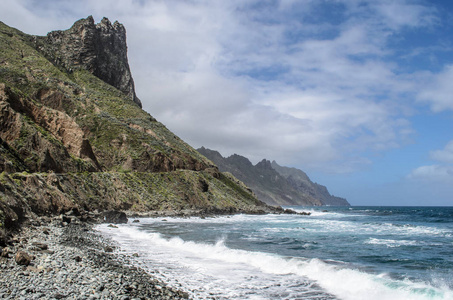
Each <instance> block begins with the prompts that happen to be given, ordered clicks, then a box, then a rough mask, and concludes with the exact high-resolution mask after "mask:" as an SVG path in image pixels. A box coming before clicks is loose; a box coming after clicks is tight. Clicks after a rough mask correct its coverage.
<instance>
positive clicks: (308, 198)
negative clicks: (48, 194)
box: [198, 147, 349, 206]
mask: <svg viewBox="0 0 453 300" xmlns="http://www.w3.org/2000/svg"><path fill="white" fill-rule="evenodd" d="M198 152H200V153H201V154H203V155H204V156H206V157H207V158H209V159H210V160H212V161H213V162H214V163H215V164H216V165H217V166H218V167H219V170H220V171H222V172H230V173H231V174H233V175H234V176H235V177H237V178H238V179H239V180H241V181H243V182H244V183H245V184H246V185H247V186H248V187H250V189H251V190H252V191H253V192H254V193H255V194H256V195H257V197H258V199H260V200H261V201H264V202H266V203H268V204H271V205H304V206H322V205H339V206H342V205H346V206H347V205H349V203H348V202H347V201H346V199H344V198H340V197H335V196H332V195H330V193H329V192H328V190H327V188H326V187H325V186H323V185H320V184H317V183H314V182H312V181H311V180H310V178H309V177H308V176H307V174H305V173H304V172H303V171H301V170H299V169H295V168H288V167H281V166H279V165H278V164H277V163H276V162H275V161H273V162H272V163H271V162H270V161H268V160H265V159H263V160H262V161H260V162H259V163H257V164H256V165H253V164H252V163H251V162H250V161H249V160H248V159H247V158H246V157H243V156H240V155H237V154H233V155H231V156H229V157H227V158H224V157H223V156H222V155H221V154H220V153H219V152H217V151H215V150H210V149H206V148H204V147H202V148H200V149H198Z"/></svg>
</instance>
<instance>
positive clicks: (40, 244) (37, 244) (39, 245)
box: [32, 242, 49, 251]
mask: <svg viewBox="0 0 453 300" xmlns="http://www.w3.org/2000/svg"><path fill="white" fill-rule="evenodd" d="M32 245H33V246H35V247H36V248H38V249H39V250H40V251H42V250H47V249H48V248H49V247H48V246H47V244H44V243H40V242H34V243H32Z"/></svg>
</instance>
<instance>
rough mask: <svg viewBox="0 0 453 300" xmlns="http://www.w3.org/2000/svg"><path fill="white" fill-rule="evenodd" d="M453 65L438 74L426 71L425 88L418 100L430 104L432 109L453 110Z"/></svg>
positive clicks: (436, 110)
mask: <svg viewBox="0 0 453 300" xmlns="http://www.w3.org/2000/svg"><path fill="white" fill-rule="evenodd" d="M452 82H453V65H448V66H446V67H445V68H444V69H443V70H442V72H440V73H438V74H432V73H425V83H424V86H425V87H424V88H422V89H421V92H420V93H419V95H418V100H419V101H421V102H425V103H428V104H430V106H431V109H432V111H434V112H441V111H444V110H453V85H452Z"/></svg>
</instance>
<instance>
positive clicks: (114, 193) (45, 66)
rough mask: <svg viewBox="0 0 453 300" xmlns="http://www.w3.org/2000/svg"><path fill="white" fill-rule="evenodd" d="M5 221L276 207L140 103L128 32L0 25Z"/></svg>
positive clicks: (0, 212)
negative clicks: (30, 30) (32, 30)
mask: <svg viewBox="0 0 453 300" xmlns="http://www.w3.org/2000/svg"><path fill="white" fill-rule="evenodd" d="M0 126H1V131H0V172H1V174H0V227H7V228H10V227H13V226H16V225H17V224H19V223H20V222H21V221H23V220H25V219H26V218H29V217H32V216H33V215H35V214H55V213H62V212H65V211H68V210H70V209H72V208H78V209H81V210H83V209H85V210H95V209H98V210H105V209H122V210H133V211H148V210H167V211H180V210H183V209H192V210H200V211H214V212H236V211H250V212H262V211H263V210H268V209H269V208H268V207H267V206H266V205H265V204H264V203H262V202H260V201H258V200H257V199H256V197H255V196H254V195H253V194H252V193H250V192H249V191H248V190H247V189H245V188H244V187H243V185H241V184H238V183H237V180H236V179H235V178H233V177H232V176H228V175H225V174H222V173H220V172H219V171H218V169H217V167H216V166H215V165H213V164H212V162H211V161H209V160H207V159H206V158H205V157H204V156H202V155H200V154H199V153H198V152H197V151H195V150H194V149H193V148H192V147H190V146H189V145H188V144H186V143H185V142H184V141H182V140H181V139H180V138H178V137H177V136H176V135H175V134H174V133H172V132H171V131H169V130H168V129H167V128H166V127H165V126H164V125H163V124H161V123H160V122H158V121H157V120H156V119H155V118H153V117H152V116H151V115H150V114H148V113H147V112H145V111H143V110H142V109H141V101H140V100H139V98H138V97H137V96H136V94H135V88H134V82H133V79H132V75H131V71H130V68H129V64H128V62H127V45H126V31H125V28H124V27H123V26H122V25H121V24H120V23H118V22H115V23H114V24H112V23H111V22H110V21H109V20H108V19H107V18H104V19H103V20H102V21H101V22H100V23H98V24H95V22H94V20H93V18H92V17H88V18H86V19H82V20H79V21H77V22H76V23H75V24H74V25H73V26H72V27H71V28H70V29H68V30H65V31H54V32H50V33H49V34H48V35H47V36H43V37H41V36H31V35H27V34H24V33H22V32H20V31H18V30H16V29H14V28H11V27H8V26H7V25H5V24H3V23H1V22H0Z"/></svg>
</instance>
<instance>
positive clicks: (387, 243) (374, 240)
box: [365, 238, 420, 248]
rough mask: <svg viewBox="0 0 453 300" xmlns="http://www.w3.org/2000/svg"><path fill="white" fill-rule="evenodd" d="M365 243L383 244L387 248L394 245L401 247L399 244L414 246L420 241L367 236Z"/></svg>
mask: <svg viewBox="0 0 453 300" xmlns="http://www.w3.org/2000/svg"><path fill="white" fill-rule="evenodd" d="M365 244H370V245H385V246H387V247H389V248H395V247H401V246H416V245H419V244H420V242H417V241H410V240H391V239H377V238H369V239H368V240H367V241H366V242H365Z"/></svg>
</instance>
